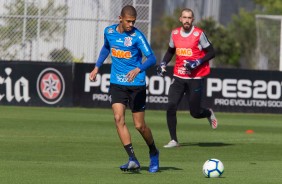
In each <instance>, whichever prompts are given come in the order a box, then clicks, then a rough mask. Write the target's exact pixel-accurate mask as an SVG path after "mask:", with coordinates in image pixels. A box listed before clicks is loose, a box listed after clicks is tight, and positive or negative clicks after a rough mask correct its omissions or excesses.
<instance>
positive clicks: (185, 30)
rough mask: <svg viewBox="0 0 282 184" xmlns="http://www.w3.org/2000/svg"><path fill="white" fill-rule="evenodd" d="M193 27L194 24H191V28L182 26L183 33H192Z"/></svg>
mask: <svg viewBox="0 0 282 184" xmlns="http://www.w3.org/2000/svg"><path fill="white" fill-rule="evenodd" d="M192 28H193V26H191V27H190V28H189V29H184V28H183V27H181V31H182V32H183V33H186V34H187V33H190V32H191V30H192Z"/></svg>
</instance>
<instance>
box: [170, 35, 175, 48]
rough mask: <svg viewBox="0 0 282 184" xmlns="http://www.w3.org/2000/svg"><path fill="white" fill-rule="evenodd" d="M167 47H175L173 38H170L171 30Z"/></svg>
mask: <svg viewBox="0 0 282 184" xmlns="http://www.w3.org/2000/svg"><path fill="white" fill-rule="evenodd" d="M168 45H169V47H171V48H175V46H174V42H173V39H172V32H171V34H170V38H169V44H168Z"/></svg>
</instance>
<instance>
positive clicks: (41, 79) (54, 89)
mask: <svg viewBox="0 0 282 184" xmlns="http://www.w3.org/2000/svg"><path fill="white" fill-rule="evenodd" d="M64 92H65V81H64V78H63V76H62V74H61V73H60V72H59V71H58V70H56V69H54V68H46V69H45V70H43V71H42V72H41V73H40V74H39V76H38V78H37V93H38V95H39V97H40V99H41V100H42V101H43V102H45V103H46V104H56V103H57V102H59V101H60V100H61V99H62V97H63V96H64Z"/></svg>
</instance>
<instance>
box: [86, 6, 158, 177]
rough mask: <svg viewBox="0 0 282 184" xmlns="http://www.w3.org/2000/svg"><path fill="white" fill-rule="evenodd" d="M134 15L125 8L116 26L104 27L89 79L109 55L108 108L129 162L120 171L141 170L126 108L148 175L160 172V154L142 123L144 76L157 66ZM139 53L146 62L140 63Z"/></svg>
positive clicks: (131, 8)
mask: <svg viewBox="0 0 282 184" xmlns="http://www.w3.org/2000/svg"><path fill="white" fill-rule="evenodd" d="M136 17H137V12H136V9H135V8H134V7H133V6H130V5H126V6H124V7H123V8H122V10H121V14H120V16H119V24H114V25H112V26H109V27H106V28H105V30H104V45H103V47H102V49H101V52H100V55H99V57H98V60H97V63H96V66H95V68H94V69H93V71H92V72H91V73H90V76H89V79H90V80H92V81H93V80H94V81H95V80H96V75H97V73H98V71H99V68H100V67H101V65H102V64H103V62H104V60H105V59H106V58H107V56H108V55H109V54H110V55H111V59H112V65H111V76H110V89H109V93H110V95H111V105H112V110H113V114H114V120H115V125H116V129H117V133H118V135H119V138H120V140H121V142H122V144H123V146H124V149H125V150H126V152H127V154H128V156H129V160H128V162H127V163H126V164H124V165H122V166H120V169H121V170H122V171H135V170H139V169H140V163H139V162H138V160H137V158H136V155H135V153H134V150H133V146H132V143H131V135H130V133H129V130H128V128H127V126H126V123H125V111H126V107H127V105H129V107H130V109H131V112H132V118H133V122H134V125H135V128H136V129H137V130H138V131H139V133H140V134H141V135H142V137H143V139H144V140H145V142H146V144H147V145H148V147H149V156H150V165H149V172H152V173H154V172H157V171H158V170H159V151H158V149H157V148H156V146H155V143H154V139H153V135H152V132H151V130H150V128H149V127H148V125H147V124H146V123H145V107H146V80H145V77H146V73H145V71H146V70H147V69H148V68H150V67H151V66H153V65H155V64H156V57H155V55H154V53H153V51H152V49H151V47H150V45H149V44H148V42H147V40H146V38H145V36H144V35H143V33H142V32H141V31H140V30H138V29H137V28H136V27H134V23H135V21H136ZM142 53H143V54H144V55H145V56H146V58H147V59H146V60H145V61H144V62H143V63H142Z"/></svg>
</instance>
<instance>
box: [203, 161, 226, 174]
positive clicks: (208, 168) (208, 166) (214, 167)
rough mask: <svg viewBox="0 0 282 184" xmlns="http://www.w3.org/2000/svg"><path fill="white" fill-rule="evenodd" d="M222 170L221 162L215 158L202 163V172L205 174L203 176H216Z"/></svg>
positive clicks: (221, 172)
mask: <svg viewBox="0 0 282 184" xmlns="http://www.w3.org/2000/svg"><path fill="white" fill-rule="evenodd" d="M223 172H224V166H223V163H222V162H221V161H220V160H218V159H216V158H212V159H209V160H207V161H206V162H205V163H204V165H203V174H204V175H205V177H208V178H217V177H220V176H221V175H222V174H223Z"/></svg>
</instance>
